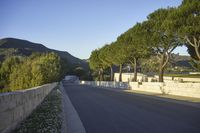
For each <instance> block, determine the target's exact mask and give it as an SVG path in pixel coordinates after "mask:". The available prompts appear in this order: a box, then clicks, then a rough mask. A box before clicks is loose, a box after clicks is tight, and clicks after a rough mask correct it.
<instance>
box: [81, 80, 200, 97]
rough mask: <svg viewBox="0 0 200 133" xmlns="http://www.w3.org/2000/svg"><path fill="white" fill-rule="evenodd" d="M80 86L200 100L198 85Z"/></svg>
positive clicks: (167, 83) (117, 84)
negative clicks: (145, 92) (128, 90)
mask: <svg viewBox="0 0 200 133" xmlns="http://www.w3.org/2000/svg"><path fill="white" fill-rule="evenodd" d="M81 84H87V85H93V86H103V87H113V88H121V89H132V90H139V91H147V92H153V93H160V94H170V95H178V96H187V97H195V98H200V83H179V82H166V83H159V82H105V81H101V82H99V81H97V82H95V81H81Z"/></svg>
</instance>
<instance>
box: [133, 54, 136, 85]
mask: <svg viewBox="0 0 200 133" xmlns="http://www.w3.org/2000/svg"><path fill="white" fill-rule="evenodd" d="M133 81H134V82H136V81H137V59H136V58H134V78H133Z"/></svg>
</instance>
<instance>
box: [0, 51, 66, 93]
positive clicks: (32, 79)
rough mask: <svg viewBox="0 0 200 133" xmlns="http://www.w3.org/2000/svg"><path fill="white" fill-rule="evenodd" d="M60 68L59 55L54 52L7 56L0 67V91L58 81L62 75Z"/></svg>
mask: <svg viewBox="0 0 200 133" xmlns="http://www.w3.org/2000/svg"><path fill="white" fill-rule="evenodd" d="M61 68H62V64H61V60H60V57H59V56H58V55H57V54H55V53H46V54H38V53H35V54H32V55H31V56H30V57H19V56H17V57H15V56H13V57H9V58H7V59H6V60H5V61H4V62H3V63H2V64H1V67H0V92H7V91H14V90H19V89H27V88H31V87H35V86H39V85H43V84H46V83H51V82H56V81H59V80H60V79H61V78H62V76H63V73H62V72H61Z"/></svg>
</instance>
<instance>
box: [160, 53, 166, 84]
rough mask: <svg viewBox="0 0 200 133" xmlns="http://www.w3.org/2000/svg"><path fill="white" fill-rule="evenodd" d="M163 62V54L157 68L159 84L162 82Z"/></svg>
mask: <svg viewBox="0 0 200 133" xmlns="http://www.w3.org/2000/svg"><path fill="white" fill-rule="evenodd" d="M164 60H165V55H164V54H163V55H162V57H161V61H160V68H159V80H158V81H159V82H163V81H164V80H163V74H164V67H163V64H164Z"/></svg>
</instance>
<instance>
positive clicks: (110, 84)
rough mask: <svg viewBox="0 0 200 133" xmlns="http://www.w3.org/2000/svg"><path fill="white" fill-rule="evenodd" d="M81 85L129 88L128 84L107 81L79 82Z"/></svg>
mask: <svg viewBox="0 0 200 133" xmlns="http://www.w3.org/2000/svg"><path fill="white" fill-rule="evenodd" d="M80 83H81V84H86V85H91V86H102V87H113V88H120V89H127V88H129V84H128V83H127V82H111V81H110V82H109V81H81V82H80Z"/></svg>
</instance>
